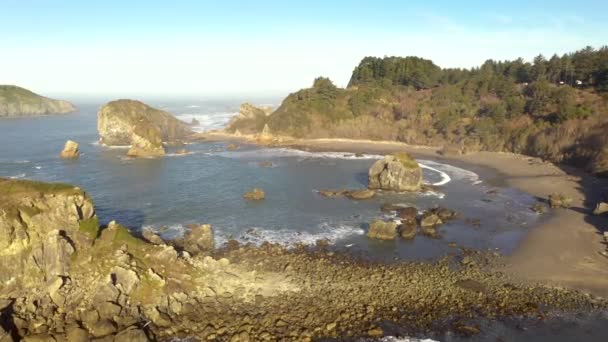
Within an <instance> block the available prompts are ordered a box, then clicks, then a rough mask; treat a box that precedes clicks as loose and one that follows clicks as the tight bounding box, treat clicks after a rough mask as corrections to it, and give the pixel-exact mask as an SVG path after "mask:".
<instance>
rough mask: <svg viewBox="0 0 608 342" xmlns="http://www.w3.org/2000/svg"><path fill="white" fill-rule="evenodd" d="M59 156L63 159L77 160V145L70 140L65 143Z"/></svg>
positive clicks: (78, 152) (78, 153) (78, 155)
mask: <svg viewBox="0 0 608 342" xmlns="http://www.w3.org/2000/svg"><path fill="white" fill-rule="evenodd" d="M59 156H60V157H61V158H64V159H78V158H79V157H80V151H79V150H78V143H77V142H75V141H72V140H68V141H66V142H65V146H64V147H63V150H62V151H61V153H60V154H59Z"/></svg>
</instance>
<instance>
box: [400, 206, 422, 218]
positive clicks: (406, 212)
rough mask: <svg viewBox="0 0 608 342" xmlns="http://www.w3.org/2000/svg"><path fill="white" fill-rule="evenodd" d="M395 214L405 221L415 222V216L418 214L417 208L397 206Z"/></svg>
mask: <svg viewBox="0 0 608 342" xmlns="http://www.w3.org/2000/svg"><path fill="white" fill-rule="evenodd" d="M397 216H399V218H401V219H403V220H406V221H414V222H416V216H418V209H416V208H414V207H407V208H399V209H398V210H397Z"/></svg>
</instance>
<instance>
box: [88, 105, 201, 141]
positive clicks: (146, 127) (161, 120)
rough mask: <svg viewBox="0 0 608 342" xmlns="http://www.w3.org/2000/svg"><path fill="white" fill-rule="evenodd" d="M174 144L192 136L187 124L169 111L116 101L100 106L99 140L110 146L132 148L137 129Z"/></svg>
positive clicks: (98, 121)
mask: <svg viewBox="0 0 608 342" xmlns="http://www.w3.org/2000/svg"><path fill="white" fill-rule="evenodd" d="M136 126H137V127H139V128H138V130H139V131H140V132H141V131H150V132H151V133H152V132H153V133H152V134H154V135H158V136H160V138H161V140H162V141H163V142H175V141H179V140H182V139H184V138H186V137H187V136H188V135H190V134H191V133H192V131H191V130H190V128H189V127H188V125H187V124H186V123H184V122H182V121H180V120H178V119H176V118H175V117H174V116H173V115H171V114H170V113H168V112H165V111H162V110H159V109H156V108H153V107H150V106H148V105H146V104H145V103H143V102H140V101H135V100H117V101H112V102H109V103H107V104H106V105H105V106H103V107H101V109H100V110H99V113H98V115H97V130H98V131H99V136H100V141H101V142H102V143H103V144H106V145H110V146H112V145H113V146H120V145H123V146H124V145H130V144H131V141H132V138H133V132H134V130H135V127H136Z"/></svg>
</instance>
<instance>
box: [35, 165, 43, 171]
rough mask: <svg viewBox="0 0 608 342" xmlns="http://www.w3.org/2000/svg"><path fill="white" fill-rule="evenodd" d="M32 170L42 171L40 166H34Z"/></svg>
mask: <svg viewBox="0 0 608 342" xmlns="http://www.w3.org/2000/svg"><path fill="white" fill-rule="evenodd" d="M34 168H35V169H36V170H40V169H42V166H40V165H36V166H34Z"/></svg>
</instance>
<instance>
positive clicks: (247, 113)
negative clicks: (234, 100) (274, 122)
mask: <svg viewBox="0 0 608 342" xmlns="http://www.w3.org/2000/svg"><path fill="white" fill-rule="evenodd" d="M271 113H272V108H271V107H256V106H254V105H252V104H251V103H243V104H242V105H241V108H240V109H239V113H238V114H237V115H235V116H234V117H233V118H232V119H231V120H230V122H229V123H228V125H227V126H226V131H227V132H230V133H234V134H236V133H237V131H238V133H239V134H238V135H241V134H257V133H260V132H261V131H263V129H264V125H265V124H266V121H267V117H268V116H269V115H270V114H271Z"/></svg>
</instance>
